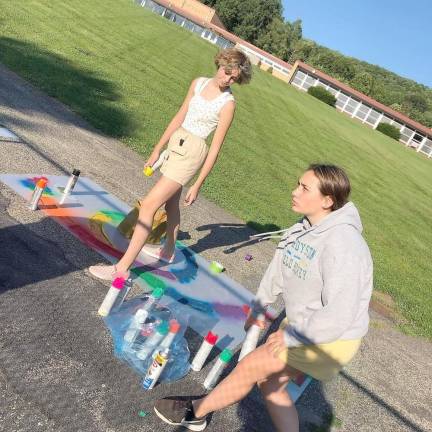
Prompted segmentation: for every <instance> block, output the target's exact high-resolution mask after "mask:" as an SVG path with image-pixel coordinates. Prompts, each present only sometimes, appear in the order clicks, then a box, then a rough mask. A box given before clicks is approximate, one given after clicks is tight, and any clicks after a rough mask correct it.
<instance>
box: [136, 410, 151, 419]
mask: <svg viewBox="0 0 432 432" xmlns="http://www.w3.org/2000/svg"><path fill="white" fill-rule="evenodd" d="M148 414H149V413H148V412H147V411H142V410H141V411H139V412H138V415H139V416H140V417H145V416H146V415H148Z"/></svg>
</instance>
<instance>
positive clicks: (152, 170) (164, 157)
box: [143, 150, 168, 177]
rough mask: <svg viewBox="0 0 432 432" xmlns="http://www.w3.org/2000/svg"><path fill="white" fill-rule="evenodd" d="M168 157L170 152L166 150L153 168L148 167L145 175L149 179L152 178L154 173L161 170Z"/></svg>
mask: <svg viewBox="0 0 432 432" xmlns="http://www.w3.org/2000/svg"><path fill="white" fill-rule="evenodd" d="M167 155H168V151H167V150H164V151H163V152H162V153H161V154H160V156H159V159H158V160H157V161H156V162H155V163H154V164H153V165H152V166H146V167H145V168H144V170H143V172H144V175H146V176H147V177H151V176H152V175H153V174H154V172H155V171H156V170H157V169H159V168H160V166H161V165H162V164H163V162H164V160H165V159H166V157H167Z"/></svg>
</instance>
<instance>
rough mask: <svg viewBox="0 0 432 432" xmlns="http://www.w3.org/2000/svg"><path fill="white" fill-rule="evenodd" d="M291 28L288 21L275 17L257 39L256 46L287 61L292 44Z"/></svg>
mask: <svg viewBox="0 0 432 432" xmlns="http://www.w3.org/2000/svg"><path fill="white" fill-rule="evenodd" d="M293 42H297V40H296V41H293V28H292V25H291V24H290V23H289V22H284V21H282V20H281V19H280V18H275V19H274V20H273V21H272V22H271V23H270V24H269V25H268V27H267V28H266V31H265V32H262V33H261V35H260V36H259V37H258V39H257V42H256V43H257V46H259V47H260V48H262V49H263V50H265V51H268V52H269V53H271V54H273V55H275V56H276V57H279V58H281V59H282V60H285V61H287V60H288V58H289V56H290V54H291V45H292V44H293Z"/></svg>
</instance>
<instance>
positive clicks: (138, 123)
mask: <svg viewBox="0 0 432 432" xmlns="http://www.w3.org/2000/svg"><path fill="white" fill-rule="evenodd" d="M0 7H1V11H2V14H1V15H2V16H1V20H0V33H1V34H0V62H2V63H4V64H5V65H7V66H8V67H9V68H11V69H12V70H14V71H16V72H17V73H18V74H20V75H21V76H23V77H24V78H25V79H27V80H28V81H30V82H32V83H33V84H34V85H35V86H37V87H38V88H40V89H42V90H43V91H45V92H46V93H48V94H49V95H51V96H53V97H56V98H57V99H59V100H61V101H63V102H64V103H65V104H67V105H68V106H70V107H71V108H72V110H73V111H75V112H76V113H78V114H79V115H81V116H82V117H83V118H85V119H86V120H88V121H89V122H90V123H91V124H92V125H94V126H95V127H97V128H99V129H100V130H101V131H103V132H105V133H106V134H108V135H111V136H115V137H118V138H120V139H121V140H122V141H123V142H124V143H125V144H126V145H128V146H130V147H132V148H134V149H136V150H137V151H138V152H139V153H142V154H148V152H149V150H150V148H151V147H152V145H153V144H154V143H155V142H156V141H157V139H158V138H159V135H160V134H161V133H162V131H163V129H164V127H165V126H166V125H167V123H168V121H169V120H170V118H171V117H172V115H173V114H174V113H175V112H176V110H177V108H178V107H179V105H180V103H181V101H182V98H183V96H184V94H185V92H186V90H187V87H188V85H189V83H190V81H191V80H192V79H193V78H194V77H196V76H199V75H204V76H205V75H207V76H208V75H210V74H212V72H213V67H212V57H213V55H214V53H215V52H216V48H215V47H213V46H212V45H210V44H209V43H207V42H206V41H204V40H202V39H200V38H198V37H197V36H196V35H194V34H191V33H189V32H187V31H186V30H183V29H180V28H178V27H177V26H176V25H174V24H172V23H170V22H168V21H166V20H164V19H163V18H161V17H159V16H156V15H153V14H152V13H151V12H149V11H147V10H145V9H143V8H140V7H138V6H135V5H134V4H133V3H132V0H103V1H102V0H92V1H82V0H69V1H67V2H65V1H59V0H38V1H36V0H27V1H25V2H19V7H18V6H17V4H16V2H11V1H9V0H0ZM234 93H235V96H236V98H237V101H238V107H237V113H236V119H235V121H234V124H233V126H232V128H231V130H230V133H229V135H228V137H227V141H226V144H225V146H224V148H223V151H222V154H221V156H220V159H219V161H218V164H217V166H216V167H215V169H214V171H213V173H212V174H211V176H210V178H209V179H208V181H207V183H206V185H205V187H204V189H203V193H204V194H205V195H206V196H207V197H208V198H209V199H211V200H213V201H214V202H216V203H217V204H219V205H220V206H222V207H224V208H225V209H227V210H229V211H230V212H232V213H234V214H235V215H237V216H239V217H240V218H242V219H243V220H245V221H248V222H250V223H252V224H255V225H266V224H275V225H278V226H281V227H285V226H288V225H290V224H292V223H293V222H294V221H295V219H296V216H295V215H294V214H293V213H292V212H291V211H290V208H289V203H290V199H289V197H290V190H291V188H292V187H293V185H294V184H295V181H296V179H297V176H298V175H299V174H301V173H302V171H303V170H304V168H305V167H306V166H307V165H308V164H309V163H310V162H312V161H328V162H333V163H336V164H340V165H342V166H344V167H345V168H346V169H347V170H348V172H349V175H350V178H351V180H352V184H353V196H352V198H353V201H354V202H355V203H356V205H357V206H358V207H359V209H360V212H361V215H362V219H363V224H364V227H365V236H366V238H367V241H368V243H369V245H370V248H371V250H372V254H373V257H374V262H375V288H376V289H378V290H380V291H383V292H386V293H388V294H390V295H391V296H392V297H393V298H394V299H395V301H396V303H397V306H398V310H399V312H400V313H402V315H403V316H404V317H405V319H406V320H407V324H405V325H403V327H404V329H405V330H406V331H408V332H411V333H413V334H417V335H424V336H427V337H432V301H431V291H432V290H431V287H432V282H431V280H432V265H431V262H432V252H431V250H432V249H431V247H430V246H431V245H432V229H431V220H432V192H431V185H432V160H427V159H425V158H424V157H422V156H421V155H419V154H416V153H415V152H414V151H412V150H409V149H406V148H405V147H403V146H402V145H401V144H398V143H397V142H395V141H392V140H391V139H390V138H387V137H386V136H384V135H382V134H380V133H379V132H376V131H373V130H370V129H368V128H367V127H365V126H362V125H360V124H358V123H357V122H355V121H353V120H351V119H349V118H347V117H345V116H344V115H342V114H339V113H337V112H336V111H335V110H334V109H332V108H330V107H328V106H327V105H325V104H324V103H322V102H320V101H318V100H317V99H314V98H313V97H311V96H309V95H307V94H304V93H301V92H299V91H297V90H296V89H294V88H293V87H291V86H289V85H287V84H285V83H283V82H281V81H279V80H277V79H275V78H273V77H271V76H270V75H269V74H267V73H265V72H261V71H257V72H256V73H255V76H254V79H253V81H252V83H251V84H250V85H249V86H245V87H236V88H234ZM0 119H1V113H0Z"/></svg>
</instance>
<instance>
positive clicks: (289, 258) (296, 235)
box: [254, 202, 373, 347]
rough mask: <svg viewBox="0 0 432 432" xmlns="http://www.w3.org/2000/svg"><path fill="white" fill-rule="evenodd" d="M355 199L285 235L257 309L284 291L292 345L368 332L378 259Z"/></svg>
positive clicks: (288, 341)
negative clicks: (373, 255)
mask: <svg viewBox="0 0 432 432" xmlns="http://www.w3.org/2000/svg"><path fill="white" fill-rule="evenodd" d="M362 230H363V227H362V224H361V221H360V215H359V213H358V211H357V208H356V207H355V205H354V204H353V203H352V202H348V203H347V204H345V205H344V206H343V207H342V208H340V209H339V210H335V211H333V212H331V213H330V214H328V215H327V216H326V217H325V218H324V219H322V220H321V221H320V222H319V223H317V224H315V225H312V226H311V224H310V223H309V221H308V220H307V219H306V218H304V219H303V220H302V221H301V222H299V223H297V224H295V225H293V226H292V227H291V228H290V229H289V230H287V232H286V233H285V234H284V236H283V238H282V240H281V241H280V243H279V245H278V247H277V250H276V253H275V255H274V257H273V260H272V261H271V263H270V265H269V267H268V269H267V270H266V273H265V274H264V277H263V279H262V281H261V283H260V286H259V288H258V292H257V295H256V299H255V306H254V310H255V313H256V312H258V311H259V309H260V305H261V306H265V305H268V304H270V303H273V302H275V301H276V298H277V296H278V295H279V294H282V295H283V298H284V301H285V308H286V316H287V319H288V321H289V323H290V324H289V325H288V326H287V327H286V330H285V334H284V336H285V341H286V344H287V346H288V347H295V346H298V345H303V344H306V345H308V344H319V343H327V342H333V341H336V340H350V339H359V338H361V337H362V336H364V335H365V334H366V333H367V329H368V325H369V314H368V307H369V301H370V298H371V294H372V284H373V280H372V258H371V255H370V252H369V248H368V246H367V244H366V242H365V240H364V239H363V237H362V235H361V232H362Z"/></svg>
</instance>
